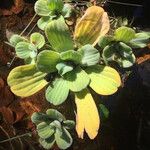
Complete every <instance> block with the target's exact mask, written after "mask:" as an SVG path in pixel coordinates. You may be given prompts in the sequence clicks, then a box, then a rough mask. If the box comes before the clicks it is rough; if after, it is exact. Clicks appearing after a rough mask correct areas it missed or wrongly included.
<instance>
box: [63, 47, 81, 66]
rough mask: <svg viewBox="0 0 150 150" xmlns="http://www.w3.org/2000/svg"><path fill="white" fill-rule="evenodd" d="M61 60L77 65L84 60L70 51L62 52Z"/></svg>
mask: <svg viewBox="0 0 150 150" xmlns="http://www.w3.org/2000/svg"><path fill="white" fill-rule="evenodd" d="M60 58H61V59H62V60H65V61H73V62H75V63H80V62H81V59H82V55H81V54H80V53H79V52H77V51H74V50H68V51H66V52H62V53H61V54H60Z"/></svg>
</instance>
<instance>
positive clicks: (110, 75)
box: [85, 65, 121, 95]
mask: <svg viewBox="0 0 150 150" xmlns="http://www.w3.org/2000/svg"><path fill="white" fill-rule="evenodd" d="M85 71H86V73H87V74H88V75H89V77H90V78H91V82H90V87H91V88H92V89H93V90H94V91H95V92H96V93H98V94H101V95H111V94H114V93H115V92H116V91H117V90H118V87H119V86H120V85H121V79H120V75H119V73H118V72H117V71H116V70H115V69H113V68H111V67H108V66H102V65H95V66H92V67H89V68H87V69H86V70H85Z"/></svg>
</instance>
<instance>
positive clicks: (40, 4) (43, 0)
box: [34, 0, 51, 16]
mask: <svg viewBox="0 0 150 150" xmlns="http://www.w3.org/2000/svg"><path fill="white" fill-rule="evenodd" d="M34 10H35V12H36V13H37V14H38V15H39V16H49V15H50V14H51V11H50V9H49V7H48V2H47V0H38V1H37V2H36V3H35V5H34Z"/></svg>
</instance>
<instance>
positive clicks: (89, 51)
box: [79, 44, 100, 66]
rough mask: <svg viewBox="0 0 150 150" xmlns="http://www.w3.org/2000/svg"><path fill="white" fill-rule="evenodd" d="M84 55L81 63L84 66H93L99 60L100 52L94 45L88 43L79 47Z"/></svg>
mask: <svg viewBox="0 0 150 150" xmlns="http://www.w3.org/2000/svg"><path fill="white" fill-rule="evenodd" d="M79 52H80V54H81V55H82V60H81V64H82V65H83V66H93V65H95V64H97V63H98V62H99V59H100V54H99V51H98V50H97V49H95V48H94V47H93V46H92V45H90V44H87V45H85V46H83V47H81V48H80V49H79Z"/></svg>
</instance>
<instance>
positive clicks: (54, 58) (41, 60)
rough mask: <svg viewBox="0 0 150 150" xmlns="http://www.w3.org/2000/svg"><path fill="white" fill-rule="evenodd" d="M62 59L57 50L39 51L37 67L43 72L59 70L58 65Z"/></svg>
mask: <svg viewBox="0 0 150 150" xmlns="http://www.w3.org/2000/svg"><path fill="white" fill-rule="evenodd" d="M59 61H60V55H59V53H57V52H54V51H50V50H44V51H42V52H40V53H39V55H38V57H37V68H38V69H39V70H40V71H42V72H47V73H51V72H55V71H57V69H56V65H57V63H59Z"/></svg>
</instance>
